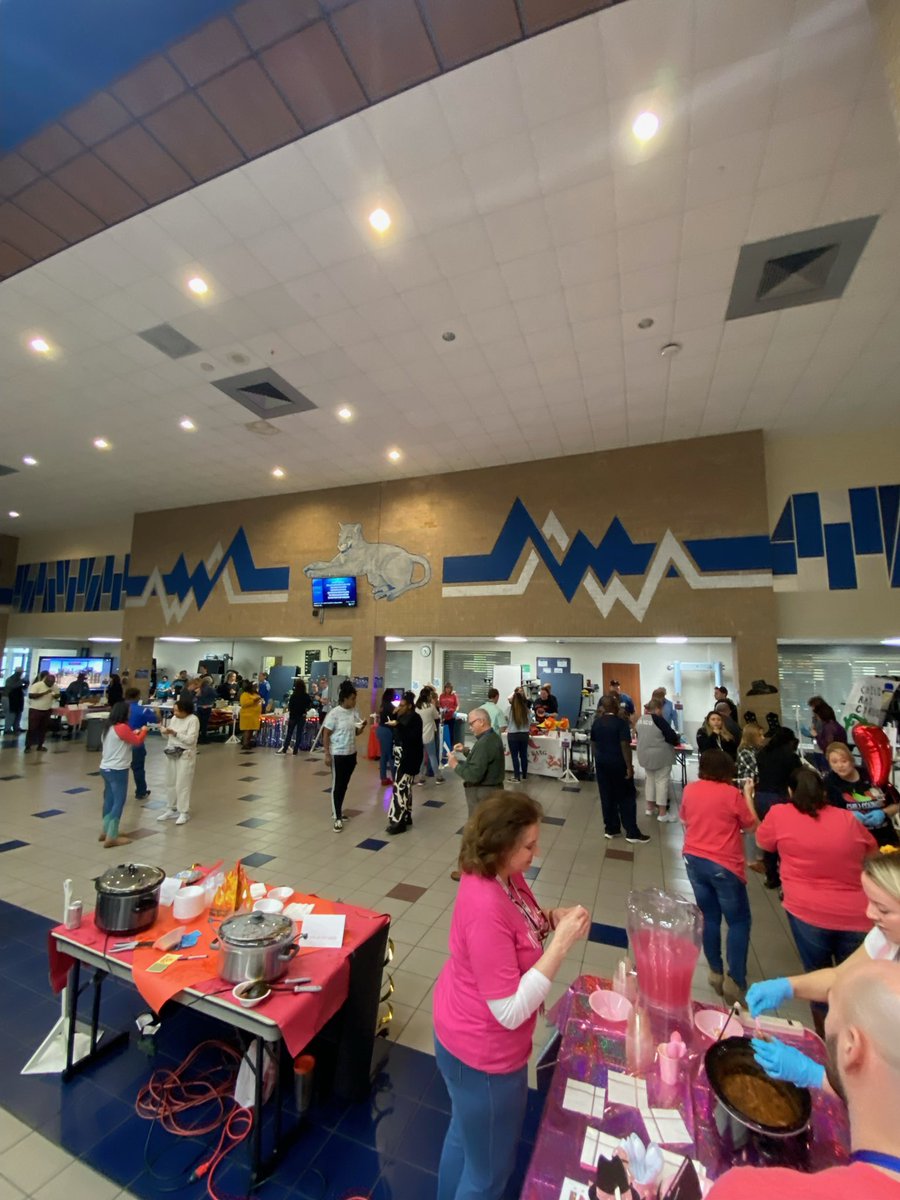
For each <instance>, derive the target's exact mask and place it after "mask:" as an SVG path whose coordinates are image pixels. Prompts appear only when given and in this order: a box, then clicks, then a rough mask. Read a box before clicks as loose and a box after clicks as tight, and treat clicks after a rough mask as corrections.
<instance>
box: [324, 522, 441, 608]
mask: <svg viewBox="0 0 900 1200" xmlns="http://www.w3.org/2000/svg"><path fill="white" fill-rule="evenodd" d="M416 567H421V568H422V574H421V576H420V577H419V578H418V579H414V578H413V576H414V575H415V574H416ZM303 573H304V575H306V576H307V577H308V578H310V579H312V578H313V577H318V576H321V575H357V576H359V575H365V576H367V578H368V580H369V583H370V584H371V586H372V595H373V596H374V597H375V599H376V600H396V599H397V597H398V596H402V595H403V593H404V592H408V591H410V590H411V589H412V588H420V587H424V586H425V584H426V583H428V582H429V580H430V579H431V565H430V563H429V562H428V559H427V558H422V556H421V555H419V554H410V553H409V551H408V550H404V549H403V547H402V546H394V545H392V544H391V543H390V542H367V541H366V539H365V538H364V537H363V531H362V525H341V526H340V527H339V529H338V552H337V555H336V557H335V558H333V559H331V561H330V562H312V563H307V564H306V566H305V567H304V568H303Z"/></svg>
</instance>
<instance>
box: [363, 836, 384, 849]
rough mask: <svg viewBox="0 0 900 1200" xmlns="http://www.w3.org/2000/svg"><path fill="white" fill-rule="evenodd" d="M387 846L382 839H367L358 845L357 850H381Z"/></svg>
mask: <svg viewBox="0 0 900 1200" xmlns="http://www.w3.org/2000/svg"><path fill="white" fill-rule="evenodd" d="M386 845H387V842H383V841H381V839H380V838H365V839H364V840H363V841H361V842H357V843H356V848H357V850H381V849H383V848H384V847H385V846H386Z"/></svg>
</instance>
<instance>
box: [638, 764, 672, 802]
mask: <svg viewBox="0 0 900 1200" xmlns="http://www.w3.org/2000/svg"><path fill="white" fill-rule="evenodd" d="M644 774H645V775H646V776H647V783H646V785H645V788H644V799H645V800H646V802H647V807H648V808H652V807H653V806H654V805H656V807H657V808H658V809H660V810H661V811H663V812H665V809H666V805H667V804H668V802H669V780H670V778H671V776H672V768H671V767H658V768H656V770H651V768H649V767H645V768H644Z"/></svg>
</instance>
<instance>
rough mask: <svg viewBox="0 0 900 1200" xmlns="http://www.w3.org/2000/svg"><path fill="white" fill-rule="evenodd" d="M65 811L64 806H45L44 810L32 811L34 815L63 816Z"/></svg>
mask: <svg viewBox="0 0 900 1200" xmlns="http://www.w3.org/2000/svg"><path fill="white" fill-rule="evenodd" d="M64 812H65V809H64V808H45V809H44V811H43V812H39V813H32V814H31V815H32V816H33V817H61V816H62V815H63V813H64Z"/></svg>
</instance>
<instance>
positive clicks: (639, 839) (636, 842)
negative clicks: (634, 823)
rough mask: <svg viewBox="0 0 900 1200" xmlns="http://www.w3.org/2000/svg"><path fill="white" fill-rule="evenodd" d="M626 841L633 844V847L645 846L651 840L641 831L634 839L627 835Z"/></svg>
mask: <svg viewBox="0 0 900 1200" xmlns="http://www.w3.org/2000/svg"><path fill="white" fill-rule="evenodd" d="M625 841H626V842H631V844H632V845H633V846H643V845H644V843H645V842H649V841H650V838H649V837H648V836H647V834H646V833H641V831H640V830H638V831H637V833H635V834H634V835H633V836H632V837H628V835H627V834H626V836H625Z"/></svg>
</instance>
